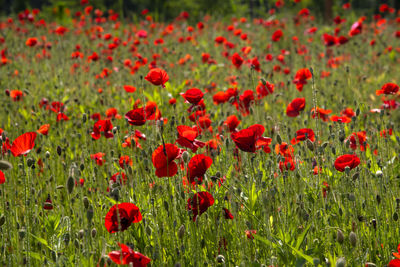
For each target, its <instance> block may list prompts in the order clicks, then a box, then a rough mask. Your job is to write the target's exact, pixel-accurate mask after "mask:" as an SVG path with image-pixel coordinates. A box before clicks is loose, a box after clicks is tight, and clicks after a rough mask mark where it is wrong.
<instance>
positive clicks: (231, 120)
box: [224, 115, 240, 132]
mask: <svg viewBox="0 0 400 267" xmlns="http://www.w3.org/2000/svg"><path fill="white" fill-rule="evenodd" d="M239 124H240V120H239V119H238V118H237V117H236V115H231V116H228V117H227V118H226V120H225V122H224V125H226V126H227V127H228V129H229V131H230V132H236V127H238V125H239Z"/></svg>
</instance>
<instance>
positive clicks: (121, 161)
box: [119, 155, 133, 169]
mask: <svg viewBox="0 0 400 267" xmlns="http://www.w3.org/2000/svg"><path fill="white" fill-rule="evenodd" d="M128 165H129V166H132V165H133V161H132V160H131V158H130V157H129V156H126V155H125V156H121V157H120V158H119V166H120V167H121V168H123V169H125V166H128Z"/></svg>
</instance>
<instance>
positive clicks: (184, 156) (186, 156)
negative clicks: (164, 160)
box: [182, 151, 190, 163]
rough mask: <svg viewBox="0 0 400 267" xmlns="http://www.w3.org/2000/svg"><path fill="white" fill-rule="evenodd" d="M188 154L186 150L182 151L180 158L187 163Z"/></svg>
mask: <svg viewBox="0 0 400 267" xmlns="http://www.w3.org/2000/svg"><path fill="white" fill-rule="evenodd" d="M189 157H190V156H189V153H188V152H187V151H184V152H183V153H182V159H183V161H184V162H185V163H188V162H189V159H190V158H189Z"/></svg>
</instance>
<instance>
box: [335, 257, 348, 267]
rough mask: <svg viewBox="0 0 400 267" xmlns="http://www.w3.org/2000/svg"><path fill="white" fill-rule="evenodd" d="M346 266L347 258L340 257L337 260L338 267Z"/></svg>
mask: <svg viewBox="0 0 400 267" xmlns="http://www.w3.org/2000/svg"><path fill="white" fill-rule="evenodd" d="M345 266H346V259H345V258H343V257H342V258H339V259H338V260H337V261H336V267H345Z"/></svg>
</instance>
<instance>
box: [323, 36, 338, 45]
mask: <svg viewBox="0 0 400 267" xmlns="http://www.w3.org/2000/svg"><path fill="white" fill-rule="evenodd" d="M322 38H323V39H324V45H325V46H328V47H329V46H333V45H335V44H336V43H337V39H336V37H335V36H333V35H329V34H327V33H324V34H323V35H322Z"/></svg>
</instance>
